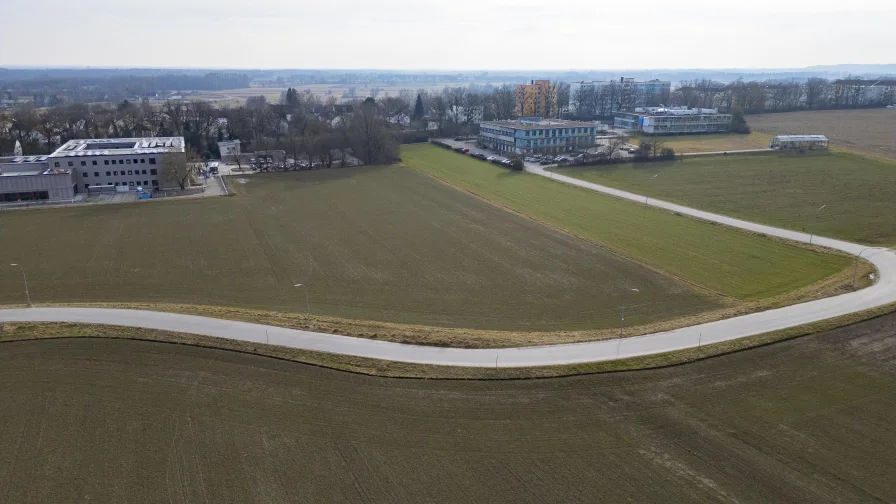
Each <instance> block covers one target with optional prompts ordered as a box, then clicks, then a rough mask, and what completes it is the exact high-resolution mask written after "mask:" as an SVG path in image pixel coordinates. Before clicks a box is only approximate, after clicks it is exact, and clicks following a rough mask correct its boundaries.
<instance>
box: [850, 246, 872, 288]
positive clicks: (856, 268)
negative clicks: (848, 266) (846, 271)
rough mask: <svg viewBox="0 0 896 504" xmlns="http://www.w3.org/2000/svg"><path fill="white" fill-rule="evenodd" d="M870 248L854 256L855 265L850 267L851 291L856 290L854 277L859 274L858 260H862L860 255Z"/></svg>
mask: <svg viewBox="0 0 896 504" xmlns="http://www.w3.org/2000/svg"><path fill="white" fill-rule="evenodd" d="M870 248H871V247H865V248H863V249H862V251H861V252H859V253H858V254H857V255H856V263H855V265H854V266H853V267H852V290H856V275H857V274H858V273H859V259H861V258H862V254H864V253H865V251H866V250H868V249H870Z"/></svg>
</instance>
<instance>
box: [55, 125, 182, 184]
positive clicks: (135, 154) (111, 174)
mask: <svg viewBox="0 0 896 504" xmlns="http://www.w3.org/2000/svg"><path fill="white" fill-rule="evenodd" d="M168 154H173V155H175V156H178V157H179V158H180V159H181V160H183V162H186V159H185V153H184V139H183V137H166V138H161V137H151V138H102V139H95V140H70V141H69V142H67V143H65V145H63V146H62V147H60V148H59V149H57V150H56V152H54V153H52V154H50V155H49V156H48V157H47V160H46V162H47V163H48V168H50V169H63V170H65V169H68V170H73V172H72V174H73V176H74V180H75V183H76V184H78V188H79V190H82V191H84V192H87V191H88V190H89V189H90V188H114V187H127V188H128V190H136V189H137V188H138V187H143V188H145V189H168V188H171V189H173V188H175V187H177V183H176V182H175V181H172V180H167V179H165V177H164V174H162V173H161V167H162V157H163V156H165V155H168ZM113 190H114V189H113Z"/></svg>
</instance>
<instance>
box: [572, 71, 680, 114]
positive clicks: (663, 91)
mask: <svg viewBox="0 0 896 504" xmlns="http://www.w3.org/2000/svg"><path fill="white" fill-rule="evenodd" d="M671 90H672V83H671V82H669V81H661V80H659V79H654V80H649V81H636V80H635V79H633V78H631V77H620V78H619V80H611V81H590V82H586V81H583V82H571V83H570V84H569V111H570V112H571V113H573V114H576V115H580V116H608V115H612V114H613V113H614V112H618V111H631V110H633V109H634V108H636V107H648V106H657V105H661V104H663V103H667V102H668V101H669V94H670V92H671Z"/></svg>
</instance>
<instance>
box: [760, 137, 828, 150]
mask: <svg viewBox="0 0 896 504" xmlns="http://www.w3.org/2000/svg"><path fill="white" fill-rule="evenodd" d="M768 147H769V149H782V150H785V149H806V150H814V149H827V148H828V137H826V136H824V135H777V136H776V137H775V138H772V141H771V143H770V144H769V145H768Z"/></svg>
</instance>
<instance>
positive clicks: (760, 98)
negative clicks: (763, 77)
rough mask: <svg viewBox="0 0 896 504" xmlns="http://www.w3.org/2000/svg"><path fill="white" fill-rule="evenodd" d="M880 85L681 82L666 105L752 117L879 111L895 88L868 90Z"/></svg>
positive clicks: (845, 81)
mask: <svg viewBox="0 0 896 504" xmlns="http://www.w3.org/2000/svg"><path fill="white" fill-rule="evenodd" d="M875 83H878V84H880V81H872V80H861V79H842V80H835V81H829V80H826V79H821V78H815V77H813V78H810V79H808V80H807V81H806V82H795V81H761V82H760V81H743V80H737V81H734V82H730V83H721V82H716V81H712V80H708V79H699V80H693V81H683V82H681V83H680V84H679V86H678V87H677V88H676V89H675V90H674V91H672V93H671V97H670V100H669V103H668V104H670V105H677V106H687V107H692V108H693V107H701V108H718V109H720V110H722V111H725V112H736V111H740V112H744V113H746V114H756V113H763V112H788V111H796V110H824V109H844V108H868V107H883V106H886V105H891V104H893V103H896V85H894V84H893V81H889V83H888V84H889V85H884V86H880V85H879V86H876V87H872V86H871V85H872V84H875Z"/></svg>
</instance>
